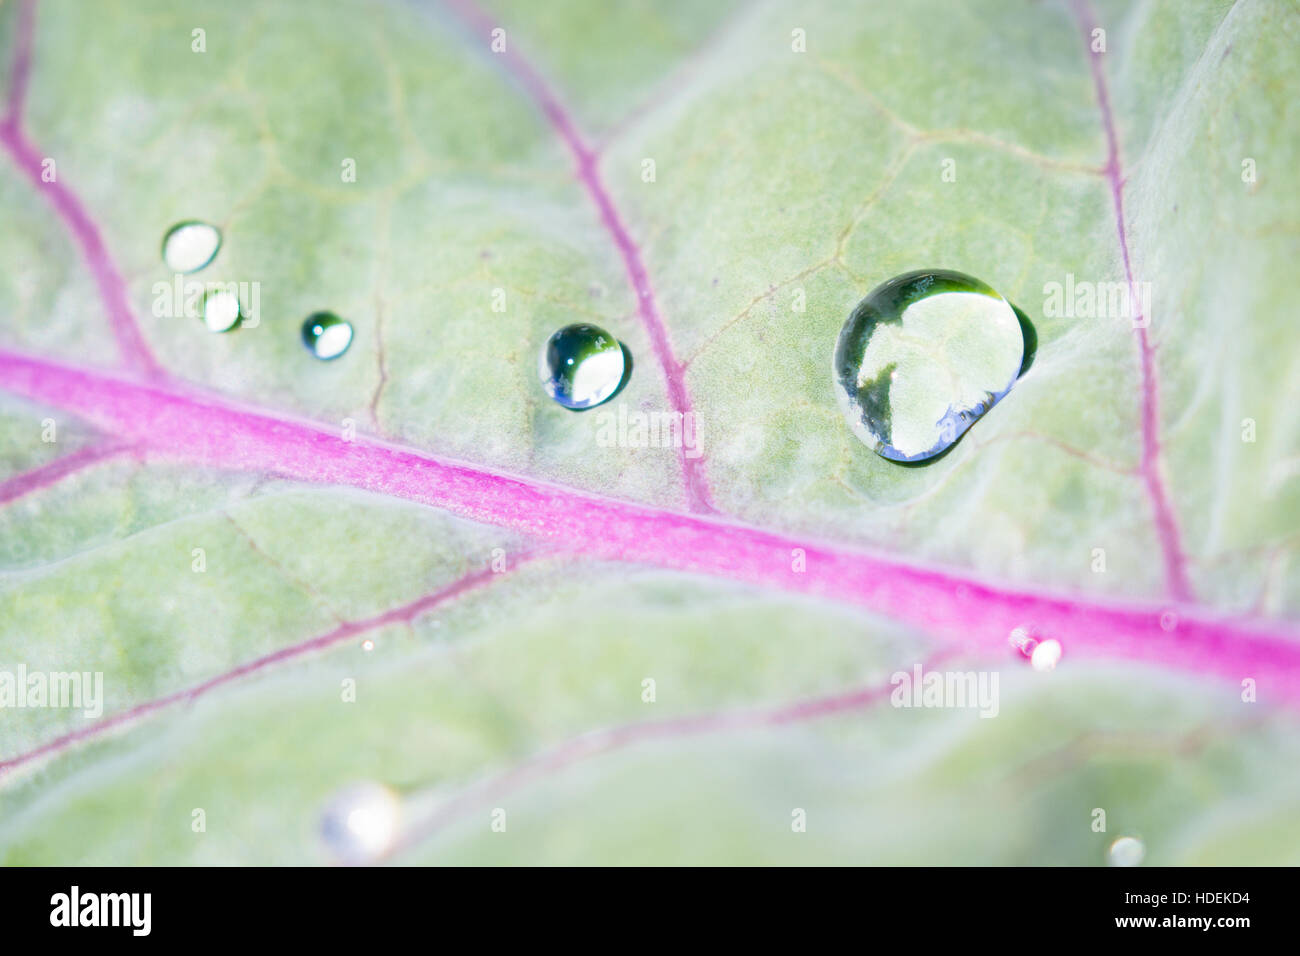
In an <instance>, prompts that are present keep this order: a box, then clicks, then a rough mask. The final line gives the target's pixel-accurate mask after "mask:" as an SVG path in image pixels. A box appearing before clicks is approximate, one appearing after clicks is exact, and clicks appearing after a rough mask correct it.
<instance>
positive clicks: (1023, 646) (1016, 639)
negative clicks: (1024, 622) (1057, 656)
mask: <svg viewBox="0 0 1300 956" xmlns="http://www.w3.org/2000/svg"><path fill="white" fill-rule="evenodd" d="M1007 643H1009V644H1010V645H1011V646H1012V647H1013V648H1014V649H1015V650H1016V651H1018V652H1019V653H1020V655H1021V656H1023V657H1028V656H1029V655H1030V654H1032V653H1033V652H1034V648H1035V647H1037V646H1038V641H1037V640H1036V639H1035V638H1034V636H1033V635H1032V634H1030V633H1029V628H1027V627H1017V628H1014V629H1013V630H1012V631H1011V633H1010V634H1008V635H1007Z"/></svg>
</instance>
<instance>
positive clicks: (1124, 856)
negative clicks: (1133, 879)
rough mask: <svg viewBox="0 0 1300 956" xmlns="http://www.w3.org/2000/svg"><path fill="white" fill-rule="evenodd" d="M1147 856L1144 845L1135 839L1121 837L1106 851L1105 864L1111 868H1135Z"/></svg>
mask: <svg viewBox="0 0 1300 956" xmlns="http://www.w3.org/2000/svg"><path fill="white" fill-rule="evenodd" d="M1146 855H1147V848H1146V844H1145V843H1143V842H1142V841H1141V840H1139V839H1138V838H1137V837H1130V836H1122V837H1120V838H1119V839H1118V840H1116V841H1115V842H1114V843H1112V844H1111V845H1110V846H1109V847H1108V848H1107V850H1106V862H1107V863H1109V864H1110V865H1111V866H1137V865H1138V864H1139V863H1141V862H1142V861H1143V860H1144V859H1145V858H1146Z"/></svg>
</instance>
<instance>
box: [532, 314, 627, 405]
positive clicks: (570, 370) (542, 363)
mask: <svg viewBox="0 0 1300 956" xmlns="http://www.w3.org/2000/svg"><path fill="white" fill-rule="evenodd" d="M625 368H626V363H625V360H624V356H623V346H622V345H620V344H619V341H618V339H616V338H614V336H612V335H610V334H609V333H608V332H606V331H605V330H604V329H601V328H597V327H596V326H594V325H585V324H578V325H566V326H565V327H564V328H562V329H560V330H559V331H557V332H555V334H553V335H552V336H551V337H550V338H549V339H547V340H546V344H545V345H544V346H542V354H541V358H540V360H539V362H538V366H537V371H538V375H540V376H541V379H542V387H543V388H545V389H546V394H547V395H549V396H551V398H553V399H555V401H557V402H558V403H559V404H561V405H563V406H564V407H565V408H572V409H582V408H591V407H592V406H593V405H599V404H600V403H601V402H603V401H605V400H606V399H608V398H609V397H610V396H611V395H613V394H614V393H615V392H617V391H618V387H619V384H620V383H621V382H622V381H623V372H624V370H625Z"/></svg>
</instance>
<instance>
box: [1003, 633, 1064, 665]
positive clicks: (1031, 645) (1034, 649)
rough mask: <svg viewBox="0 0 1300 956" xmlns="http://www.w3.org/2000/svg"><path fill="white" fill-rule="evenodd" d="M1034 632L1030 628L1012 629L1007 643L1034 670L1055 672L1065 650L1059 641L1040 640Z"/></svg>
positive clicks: (1052, 639) (1051, 639) (1050, 638)
mask: <svg viewBox="0 0 1300 956" xmlns="http://www.w3.org/2000/svg"><path fill="white" fill-rule="evenodd" d="M1035 630H1036V629H1035V628H1032V627H1017V628H1013V629H1012V631H1011V633H1010V634H1008V635H1007V643H1008V644H1010V645H1011V647H1012V649H1013V650H1015V651H1016V653H1018V654H1019V655H1020V656H1021V657H1023V658H1024V659H1025V660H1027V661H1028V662H1029V666H1030V667H1032V668H1033V669H1034V670H1036V671H1040V672H1043V671H1050V670H1055V669H1056V665H1057V664H1058V663H1060V660H1061V655H1062V654H1063V653H1064V652H1065V648H1063V647H1062V646H1061V642H1060V641H1058V640H1056V639H1055V638H1052V637H1049V638H1047V639H1046V640H1040V639H1039V638H1038V636H1037V635H1036V634H1035V633H1034V631H1035Z"/></svg>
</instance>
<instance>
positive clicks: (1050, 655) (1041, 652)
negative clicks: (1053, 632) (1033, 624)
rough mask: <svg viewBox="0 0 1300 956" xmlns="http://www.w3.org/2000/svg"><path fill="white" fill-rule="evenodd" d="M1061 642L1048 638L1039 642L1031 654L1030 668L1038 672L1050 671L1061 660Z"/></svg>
mask: <svg viewBox="0 0 1300 956" xmlns="http://www.w3.org/2000/svg"><path fill="white" fill-rule="evenodd" d="M1061 650H1062V649H1061V642H1060V641H1057V640H1053V639H1052V638H1048V639H1047V640H1045V641H1039V642H1038V644H1037V646H1035V647H1034V649H1033V650H1032V651H1031V652H1030V654H1029V666H1030V667H1032V668H1033V669H1034V670H1036V671H1050V670H1054V669H1055V668H1056V665H1057V663H1058V662H1059V661H1060V660H1061Z"/></svg>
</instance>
